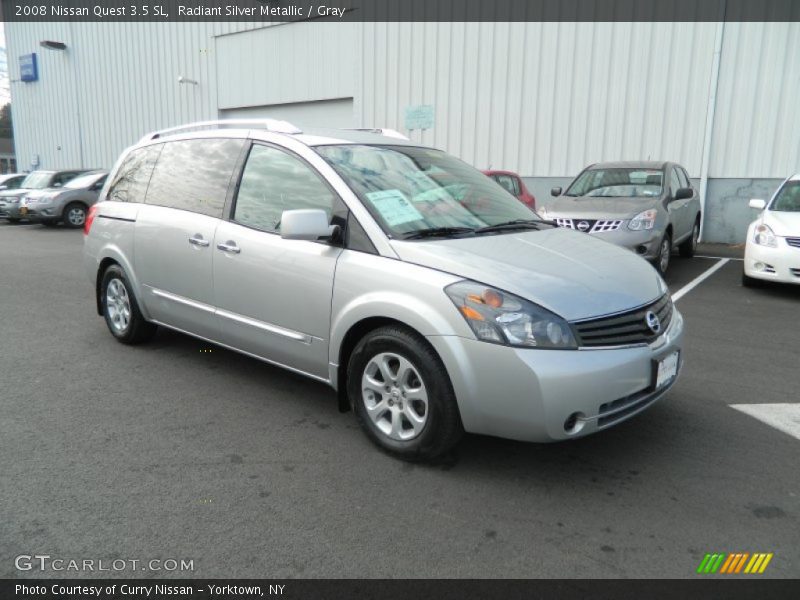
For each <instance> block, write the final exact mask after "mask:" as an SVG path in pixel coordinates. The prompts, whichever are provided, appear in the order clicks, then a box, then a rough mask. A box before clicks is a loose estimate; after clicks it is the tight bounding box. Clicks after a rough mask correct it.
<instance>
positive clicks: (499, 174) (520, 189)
mask: <svg viewBox="0 0 800 600" xmlns="http://www.w3.org/2000/svg"><path fill="white" fill-rule="evenodd" d="M483 174H484V175H487V176H489V177H491V178H492V179H494V180H495V181H496V182H497V183H499V184H500V185H502V186H503V187H504V188H505V189H506V190H507V191H508V192H509V193H510V194H511V195H513V196H516V197H517V199H518V200H519V201H520V202H522V203H523V204H524V205H525V206H527V207H528V208H530V209H531V210H536V198H534V196H533V194H531V193H530V192H529V191H528V188H527V187H525V182H524V181H522V177H520V176H519V175H517V174H516V173H514V172H513V171H497V170H494V169H490V170H487V171H484V172H483Z"/></svg>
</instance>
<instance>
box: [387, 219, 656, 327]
mask: <svg viewBox="0 0 800 600" xmlns="http://www.w3.org/2000/svg"><path fill="white" fill-rule="evenodd" d="M391 244H392V247H393V248H394V250H395V251H396V252H397V254H398V256H399V257H400V259H401V260H404V261H406V262H410V263H414V264H418V265H421V266H425V267H430V268H432V269H437V270H440V271H445V272H448V273H452V274H454V275H457V276H459V277H464V278H465V279H472V280H474V281H478V282H481V283H485V284H488V285H491V286H494V287H497V288H500V289H501V290H505V291H507V292H511V293H512V294H516V295H518V296H521V297H523V298H525V299H527V300H530V301H532V302H535V303H537V304H539V305H541V306H544V307H545V308H547V309H548V310H551V311H553V312H554V313H556V314H557V315H560V316H562V317H563V318H565V319H567V320H568V321H574V320H579V319H587V318H591V317H598V316H602V315H608V314H612V313H617V312H622V311H626V310H629V309H632V308H635V307H638V306H642V305H643V304H647V303H648V302H651V301H652V300H655V299H656V298H658V297H659V296H660V295H661V294H663V293H664V291H665V289H664V288H662V283H661V278H660V276H659V275H658V274H657V273H656V271H655V269H653V267H652V266H650V265H649V264H648V263H647V262H646V261H645V260H644V259H642V258H640V257H638V256H636V255H635V254H634V253H633V252H631V251H629V250H625V249H624V248H620V247H618V246H615V245H614V244H609V243H608V242H605V241H603V240H598V239H597V238H594V237H592V236H590V235H586V234H583V233H578V232H576V231H571V230H567V229H559V228H553V229H545V230H543V231H530V230H528V231H521V232H519V233H506V234H502V235H484V236H479V237H465V238H455V239H443V240H426V241H400V240H393V241H392V242H391Z"/></svg>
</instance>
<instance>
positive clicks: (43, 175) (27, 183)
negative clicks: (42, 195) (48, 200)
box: [19, 171, 53, 190]
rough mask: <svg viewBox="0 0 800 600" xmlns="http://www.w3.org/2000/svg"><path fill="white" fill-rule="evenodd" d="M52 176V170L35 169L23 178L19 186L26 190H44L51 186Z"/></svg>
mask: <svg viewBox="0 0 800 600" xmlns="http://www.w3.org/2000/svg"><path fill="white" fill-rule="evenodd" d="M52 178H53V173H52V172H51V171H34V172H33V173H31V174H30V175H28V176H27V177H26V178H25V179H24V180H23V182H22V185H20V186H19V187H21V188H24V189H26V190H42V189H44V188H46V187H49V185H50V180H51V179H52Z"/></svg>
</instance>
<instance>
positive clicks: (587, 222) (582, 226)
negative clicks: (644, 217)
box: [556, 217, 622, 233]
mask: <svg viewBox="0 0 800 600" xmlns="http://www.w3.org/2000/svg"><path fill="white" fill-rule="evenodd" d="M556 225H558V226H559V227H563V228H565V229H575V230H577V231H583V232H584V233H605V232H606V231H616V230H617V229H619V228H620V227H621V226H622V220H619V219H616V220H613V219H570V218H567V217H558V218H556Z"/></svg>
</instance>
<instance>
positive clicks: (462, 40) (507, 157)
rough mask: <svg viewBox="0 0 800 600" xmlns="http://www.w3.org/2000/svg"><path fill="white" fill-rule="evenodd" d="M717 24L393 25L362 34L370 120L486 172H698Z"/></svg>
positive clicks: (369, 28)
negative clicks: (676, 163)
mask: <svg viewBox="0 0 800 600" xmlns="http://www.w3.org/2000/svg"><path fill="white" fill-rule="evenodd" d="M714 30H715V24H713V23H426V24H416V23H389V24H375V25H370V26H367V27H365V28H364V30H363V32H364V35H363V46H364V48H365V49H368V51H365V52H363V53H362V60H363V64H364V67H363V68H364V79H363V81H364V84H363V85H364V90H363V91H364V95H363V98H362V104H361V108H362V113H361V114H362V119H363V121H364V123H365V124H367V125H373V124H374V125H379V124H386V125H387V126H392V127H398V128H402V124H403V110H404V107H405V106H406V105H409V104H432V105H434V106H435V109H436V116H435V127H434V128H433V129H432V130H431V131H427V132H425V133H424V134H420V132H415V133H414V136H413V137H414V138H415V139H418V140H422V141H424V142H426V143H432V144H434V145H436V146H440V147H443V148H445V149H447V150H448V151H450V152H453V153H455V154H457V155H459V156H461V157H462V158H463V159H464V160H466V161H468V162H470V163H472V164H474V165H476V166H479V167H487V166H489V165H492V166H494V167H496V168H508V169H512V170H515V171H518V172H520V173H522V174H525V175H528V176H563V175H571V174H575V173H576V172H577V171H579V170H580V169H581V168H583V167H584V166H585V165H586V164H588V163H591V162H595V161H599V160H616V159H637V158H648V157H651V158H653V159H657V158H662V157H663V158H669V159H675V160H680V161H682V162H683V163H684V164H686V166H687V168H689V170H691V171H692V172H693V173H698V172H699V170H700V161H701V159H702V145H703V129H704V124H705V117H706V103H707V91H708V82H709V77H710V73H711V63H712V57H713V44H714Z"/></svg>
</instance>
